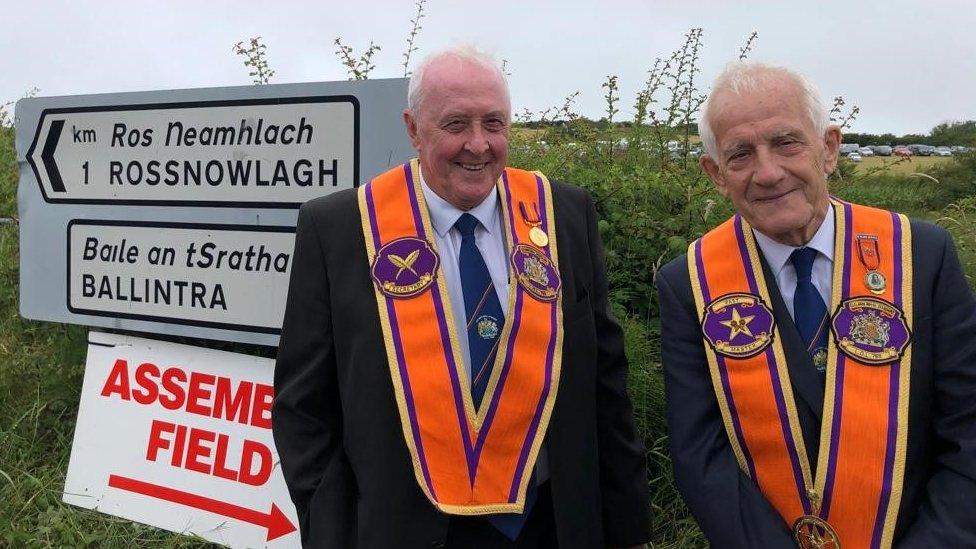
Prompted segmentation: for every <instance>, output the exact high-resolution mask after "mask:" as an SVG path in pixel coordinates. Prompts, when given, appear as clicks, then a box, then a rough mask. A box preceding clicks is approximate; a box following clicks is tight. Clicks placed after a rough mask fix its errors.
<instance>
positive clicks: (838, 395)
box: [820, 202, 854, 520]
mask: <svg viewBox="0 0 976 549" xmlns="http://www.w3.org/2000/svg"><path fill="white" fill-rule="evenodd" d="M842 205H843V206H844V219H845V222H844V251H843V261H844V272H843V273H841V294H840V296H841V299H846V298H847V296H849V295H851V253H852V244H851V233H852V232H853V230H854V219H853V217H852V215H851V205H850V204H849V203H847V202H844V203H843V204H842ZM837 355H838V356H837V371H836V372H835V380H834V412H833V424H832V425H831V426H830V454H829V456H828V458H827V478H826V482H825V483H824V493H823V504H822V505H821V507H820V516H821V517H822V518H824V519H827V520H829V517H830V502H831V499H832V498H831V495H832V494H833V491H834V477H835V475H836V473H837V450H838V447H839V446H840V419H841V413H842V412H843V406H842V405H841V403H842V402H843V401H844V369H845V368H846V366H847V355H845V354H843V353H837Z"/></svg>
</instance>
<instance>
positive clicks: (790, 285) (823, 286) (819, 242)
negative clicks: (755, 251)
mask: <svg viewBox="0 0 976 549" xmlns="http://www.w3.org/2000/svg"><path fill="white" fill-rule="evenodd" d="M752 233H753V234H754V235H756V243H757V244H759V249H760V250H762V254H763V257H765V258H766V263H767V264H768V265H769V268H770V269H772V271H773V275H774V276H775V278H776V286H778V287H779V293H780V295H782V296H783V301H784V302H786V309H787V310H788V311H789V312H790V316H792V317H793V318H794V319H795V318H796V314H795V312H794V311H793V293H794V292H795V291H796V269H795V268H793V262H792V261H790V255H791V254H792V253H793V250H796V249H797V247H796V246H790V245H789V244H783V243H781V242H777V241H775V240H773V239H772V238H770V237H768V236H766V235H764V234H762V233H761V232H759V231H757V230H755V229H753V230H752ZM802 247H804V248H813V249H814V250H817V252H819V253H818V254H817V257H816V258H815V259H814V260H813V271H812V273H811V277H810V278H811V280H810V281H811V282H812V283H813V286H814V287H815V288H816V289H817V291H818V292H819V293H820V297H821V298H823V300H824V304H825V305H827V310H828V311H829V310H830V291H831V285H832V282H833V270H834V206H833V204H828V205H827V215H826V216H824V220H823V222H822V223H820V228H819V229H817V232H816V233H814V235H813V238H811V239H810V241H809V242H807V243H806V245H804V246H802ZM770 306H772V304H771V303H770Z"/></svg>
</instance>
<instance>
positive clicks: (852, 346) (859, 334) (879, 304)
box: [831, 297, 912, 364]
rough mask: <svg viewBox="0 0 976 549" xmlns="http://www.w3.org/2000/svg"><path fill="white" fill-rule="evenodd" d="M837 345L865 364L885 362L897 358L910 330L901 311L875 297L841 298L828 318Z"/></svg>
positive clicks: (909, 334) (910, 336)
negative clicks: (832, 316) (831, 315)
mask: <svg viewBox="0 0 976 549" xmlns="http://www.w3.org/2000/svg"><path fill="white" fill-rule="evenodd" d="M831 329H832V330H833V331H834V337H835V338H836V339H837V346H838V347H839V348H840V350H841V351H843V352H844V354H846V355H847V356H849V357H851V358H853V359H854V360H857V361H859V362H863V363H865V364H888V363H891V362H894V361H896V360H898V359H900V358H901V356H902V354H903V353H904V352H905V349H906V348H907V347H908V344H909V343H910V342H911V339H912V334H911V331H910V330H909V329H908V324H907V323H906V322H905V315H904V313H902V311H901V310H900V309H899V308H898V307H895V306H894V305H892V304H891V303H888V302H887V301H884V300H881V299H878V298H876V297H854V298H850V299H847V300H844V301H843V302H842V303H841V304H840V307H839V308H838V309H837V312H836V313H835V314H834V318H833V319H832V321H831Z"/></svg>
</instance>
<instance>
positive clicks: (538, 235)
mask: <svg viewBox="0 0 976 549" xmlns="http://www.w3.org/2000/svg"><path fill="white" fill-rule="evenodd" d="M529 240H531V241H532V243H533V244H535V245H536V246H538V247H540V248H545V247H546V246H548V245H549V237H548V236H547V235H546V233H545V232H544V231H543V230H542V229H540V228H539V227H532V228H531V229H529Z"/></svg>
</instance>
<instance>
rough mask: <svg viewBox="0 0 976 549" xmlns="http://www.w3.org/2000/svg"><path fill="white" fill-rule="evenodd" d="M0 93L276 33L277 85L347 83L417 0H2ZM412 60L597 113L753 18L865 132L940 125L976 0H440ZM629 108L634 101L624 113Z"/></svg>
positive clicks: (209, 53) (391, 49) (206, 73)
mask: <svg viewBox="0 0 976 549" xmlns="http://www.w3.org/2000/svg"><path fill="white" fill-rule="evenodd" d="M0 5H2V9H0V13H2V14H3V16H4V17H3V19H4V24H3V31H2V32H0V52H2V54H3V55H2V62H0V63H2V64H0V67H2V78H0V103H3V102H6V101H8V100H14V99H17V98H19V97H20V96H22V95H23V93H24V92H25V90H27V89H29V88H31V87H33V86H36V87H38V88H40V93H39V95H41V96H50V95H74V94H86V93H101V92H118V91H138V90H158V89H174V88H196V87H212V86H234V85H246V84H249V83H250V78H249V77H248V75H247V70H246V69H245V67H244V66H243V64H242V58H240V57H239V56H236V55H234V54H233V53H232V51H231V50H232V46H233V45H234V44H235V43H236V42H238V41H241V40H246V39H248V38H250V37H252V36H262V37H263V40H264V41H265V43H266V44H267V45H268V61H269V63H270V64H271V66H272V68H273V69H274V70H275V71H276V74H275V77H274V79H273V83H284V82H310V81H323V80H343V79H346V78H347V75H346V72H345V67H343V66H342V65H341V64H340V63H339V61H338V60H337V57H336V55H335V53H334V52H335V46H334V44H333V40H334V39H335V38H336V37H337V36H338V37H342V39H343V41H344V42H345V43H346V44H348V45H350V46H352V47H353V48H355V50H356V51H357V52H360V51H362V49H364V48H365V47H366V46H367V45H368V44H369V41H370V40H373V41H375V42H376V43H377V44H379V45H380V46H381V47H382V50H381V51H380V52H379V54H378V55H377V56H376V57H375V64H376V69H375V70H374V72H373V73H372V74H371V77H374V78H380V77H397V76H401V75H402V74H403V68H402V66H401V65H402V61H403V59H402V54H403V52H404V50H405V48H406V45H405V44H406V38H407V33H408V31H409V28H410V19H411V18H412V17H413V16H414V12H415V5H414V4H413V2H412V1H398V2H394V1H368V0H360V1H355V2H354V1H349V0H345V1H328V0H320V1H311V0H309V1H304V0H303V1H287V0H282V1H279V2H252V1H243V0H239V1H223V0H194V1H184V0H180V1H163V0H159V1H153V2H149V1H142V0H125V1H116V0H111V1H87V2H78V1H53V0H0ZM421 24H422V26H423V28H422V29H421V31H420V34H419V36H418V37H417V41H416V46H417V47H419V51H418V52H416V53H415V54H414V55H415V60H416V59H419V57H420V56H422V55H424V54H425V53H429V52H431V51H434V50H437V49H439V48H442V47H445V46H448V45H450V44H452V43H455V42H459V41H464V42H473V43H476V44H478V45H479V46H481V47H482V48H484V49H486V50H488V51H490V52H492V53H494V54H495V55H496V56H497V57H498V58H503V59H505V60H507V63H508V64H507V67H508V71H509V72H510V73H511V76H510V84H511V89H512V101H513V107H514V110H515V111H516V112H521V111H522V110H523V109H525V108H527V109H530V110H532V111H539V110H541V109H545V108H546V107H551V106H556V105H561V104H562V102H563V98H565V97H566V96H567V95H569V94H570V93H572V92H574V91H577V90H578V91H580V92H581V94H580V96H579V98H578V100H577V103H576V110H577V111H578V112H580V113H582V114H584V115H586V116H590V117H593V118H599V117H600V116H602V115H603V114H602V111H603V108H604V106H603V99H602V95H603V89H602V88H601V87H600V84H601V83H602V82H603V81H604V80H605V78H606V76H607V75H610V74H615V75H618V76H619V83H620V89H621V96H622V103H623V106H624V107H625V109H626V106H627V105H630V104H632V103H633V99H634V94H635V92H636V91H637V90H638V89H639V87H640V86H641V85H642V83H643V81H644V79H645V78H646V72H647V70H648V69H649V68H650V67H651V66H652V64H653V62H654V59H655V58H656V57H666V56H667V55H668V54H669V53H670V52H671V51H673V50H675V49H676V48H678V47H680V46H681V44H682V43H683V41H684V38H683V35H684V34H685V33H687V32H688V30H689V29H691V28H693V27H701V28H702V29H703V30H704V35H703V48H702V50H701V68H702V72H701V75H700V77H699V78H700V80H701V83H702V86H703V89H707V88H708V87H709V86H710V84H711V81H712V79H713V78H714V76H715V75H716V74H717V73H718V71H719V70H720V69H721V67H722V65H723V64H725V63H726V62H728V61H730V60H732V59H734V58H735V57H736V56H737V53H738V48H739V47H741V46H742V44H743V43H744V42H745V40H746V38H747V37H748V36H749V34H750V33H752V31H757V32H758V33H759V37H758V39H757V40H756V42H755V45H754V49H753V51H752V52H751V54H750V57H751V58H753V59H756V60H763V61H768V62H773V63H777V64H783V65H787V66H789V67H792V68H794V69H796V70H799V71H800V72H803V73H805V74H806V75H807V76H809V77H810V78H811V79H812V80H813V81H814V83H815V84H816V85H817V86H818V87H819V88H820V91H821V93H822V95H823V96H824V98H825V100H827V101H829V99H830V98H832V97H834V96H838V95H842V96H844V97H845V98H846V99H847V101H848V104H856V105H858V106H859V107H860V109H861V113H860V115H859V117H858V119H857V120H856V122H854V124H853V127H852V128H851V130H852V131H858V132H872V133H881V132H886V131H890V132H893V133H896V134H903V133H910V132H921V133H927V132H928V131H929V130H930V129H931V128H932V126H934V125H936V124H938V123H940V122H944V121H947V120H966V119H976V7H974V5H973V3H972V2H971V1H970V0H929V1H922V0H912V1H900V0H898V1H885V2H875V1H867V0H826V1H824V0H807V1H805V2H796V1H793V2H784V1H781V0H780V1H772V0H770V1H762V2H759V1H754V2H747V1H736V2H733V1H719V0H714V1H694V0H685V1H680V2H679V1H664V0H654V1H645V2H636V1H602V2H597V1H587V2H584V1H577V0H559V1H537V2H530V1H525V0H523V1H519V2H516V1H510V0H494V1H488V2H461V1H454V2H448V1H446V0H429V1H428V2H427V4H426V8H425V17H424V19H423V20H422V22H421ZM625 112H626V111H625Z"/></svg>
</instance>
